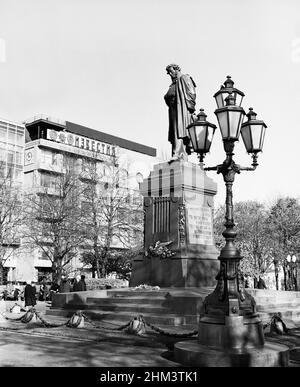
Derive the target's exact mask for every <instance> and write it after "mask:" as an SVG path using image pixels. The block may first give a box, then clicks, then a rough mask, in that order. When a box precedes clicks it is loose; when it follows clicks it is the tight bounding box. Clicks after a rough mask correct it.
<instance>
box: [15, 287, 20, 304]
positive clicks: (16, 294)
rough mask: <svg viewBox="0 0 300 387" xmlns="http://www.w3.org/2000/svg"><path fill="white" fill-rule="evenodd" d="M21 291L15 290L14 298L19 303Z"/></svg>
mask: <svg viewBox="0 0 300 387" xmlns="http://www.w3.org/2000/svg"><path fill="white" fill-rule="evenodd" d="M20 293H21V290H20V289H19V288H15V290H14V294H13V298H14V301H19V298H20Z"/></svg>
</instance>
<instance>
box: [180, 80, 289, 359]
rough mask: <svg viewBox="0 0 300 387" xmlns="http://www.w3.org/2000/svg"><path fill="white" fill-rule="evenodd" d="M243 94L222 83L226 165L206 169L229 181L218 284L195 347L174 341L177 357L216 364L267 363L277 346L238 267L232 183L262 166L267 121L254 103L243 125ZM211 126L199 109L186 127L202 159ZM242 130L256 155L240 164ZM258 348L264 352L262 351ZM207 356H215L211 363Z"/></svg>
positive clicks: (220, 105)
mask: <svg viewBox="0 0 300 387" xmlns="http://www.w3.org/2000/svg"><path fill="white" fill-rule="evenodd" d="M243 96H244V94H243V93H242V92H241V91H239V90H237V89H234V88H233V81H232V80H231V78H230V77H227V81H226V82H225V84H224V87H221V89H220V91H219V92H217V93H216V94H215V95H214V97H215V99H216V102H217V107H218V108H217V110H216V111H215V114H216V116H217V119H218V122H219V127H220V131H221V135H222V140H223V145H224V150H225V153H226V159H225V160H224V162H223V163H222V164H219V165H217V166H215V167H208V168H204V170H206V171H212V170H214V171H216V172H217V173H218V174H220V173H221V174H222V175H223V179H224V182H225V185H226V201H225V203H226V214H225V223H224V225H225V230H224V232H223V234H222V235H223V236H224V238H225V241H226V243H225V246H224V247H223V249H222V250H221V252H220V255H219V257H218V259H219V260H220V270H219V272H218V274H217V276H216V280H217V285H216V288H215V290H214V291H213V292H212V293H211V294H209V295H208V296H207V297H206V298H205V300H204V303H203V312H202V314H201V316H200V320H199V333H198V344H197V347H195V344H193V343H192V342H190V343H188V342H186V343H184V342H183V343H178V344H176V345H175V354H176V356H177V358H178V359H183V358H184V356H187V358H188V357H189V358H191V356H192V357H194V359H195V363H196V364H198V365H214V364H213V363H214V362H215V359H216V358H218V361H219V360H220V361H223V360H224V359H225V358H227V362H229V364H231V362H232V360H233V358H234V359H237V357H238V356H240V359H242V358H243V356H246V357H247V359H248V360H247V361H250V360H249V359H250V358H251V361H253V362H254V363H255V360H253V359H255V357H257V356H260V355H262V358H264V361H265V362H267V356H268V355H267V352H268V353H269V354H270V353H271V352H272V351H273V349H271V348H270V347H271V345H269V344H268V345H265V340H264V334H263V325H262V322H261V320H260V318H259V316H258V314H257V312H256V304H255V300H254V298H253V297H252V296H251V295H250V294H249V293H247V292H246V291H245V288H244V279H243V276H242V273H241V270H240V261H241V260H242V258H243V257H242V256H241V254H240V251H239V250H238V249H237V248H236V246H235V244H234V239H235V237H236V231H235V230H234V226H235V224H234V219H233V200H232V185H233V182H234V179H235V175H236V174H239V173H240V172H241V171H254V170H255V169H256V167H257V166H258V164H257V154H258V153H259V152H261V151H262V147H263V139H264V134H265V128H266V125H265V123H264V122H263V121H258V120H256V113H254V112H253V109H252V108H250V111H249V113H248V114H247V117H248V121H246V122H245V123H244V124H243V119H244V116H245V111H244V109H243V108H242V107H241V106H240V104H241V100H242V97H243ZM238 97H239V100H238ZM199 122H201V124H199ZM199 128H201V129H199ZM203 128H206V129H205V130H204V129H203ZM208 128H211V130H213V132H214V125H213V124H211V123H209V122H207V121H206V115H204V113H203V110H201V116H200V117H199V116H198V121H196V122H194V123H192V124H190V125H189V126H188V133H189V137H190V139H191V144H192V146H193V148H194V151H195V152H197V153H198V154H199V155H200V157H199V158H200V162H201V164H202V161H203V156H204V154H205V153H207V152H208V150H209V147H208V146H207V144H208V143H209V146H210V145H211V140H212V135H211V132H210V138H209V139H208V138H205V136H208V135H209V130H208ZM241 129H242V137H243V141H244V144H245V147H246V150H247V152H248V153H251V154H252V157H253V162H252V166H251V167H242V166H240V165H238V164H236V163H235V161H234V160H233V155H234V153H233V150H234V146H235V142H236V141H237V140H238V139H239V135H240V132H241ZM197 133H198V134H197ZM199 133H201V135H200V134H199ZM200 139H201V141H200ZM200 143H201V144H200ZM201 166H202V165H201ZM195 351H196V352H195ZM256 351H261V352H259V353H260V355H258V352H256ZM280 351H282V352H286V351H287V348H286V347H284V348H283V347H280V349H278V353H279V352H280ZM275 352H276V351H275ZM186 353H187V355H185V354H186ZM195 353H197V355H196V354H195ZM221 353H222V354H221ZM276 353H277V352H276ZM271 356H273V355H271ZM276 356H277V355H276ZM196 357H197V359H196ZM208 358H211V363H210V361H209V360H208ZM262 358H261V359H262ZM200 359H201V360H200ZM228 359H230V360H228ZM278 359H279V358H278ZM260 361H261V360H260ZM224 362H225V360H224ZM224 364H225V363H224ZM226 364H227V363H226ZM278 364H279V360H278Z"/></svg>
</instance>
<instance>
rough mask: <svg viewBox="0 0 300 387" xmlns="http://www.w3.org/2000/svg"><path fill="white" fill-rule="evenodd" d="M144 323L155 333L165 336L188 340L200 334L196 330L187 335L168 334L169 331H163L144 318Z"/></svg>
mask: <svg viewBox="0 0 300 387" xmlns="http://www.w3.org/2000/svg"><path fill="white" fill-rule="evenodd" d="M143 321H144V323H145V325H146V326H148V327H149V328H151V329H152V330H154V331H155V332H157V333H160V334H161V335H164V336H170V337H182V338H184V337H186V338H188V337H191V336H195V335H197V334H198V330H194V331H191V332H186V333H174V332H168V331H166V330H164V329H161V328H159V327H157V326H155V325H153V324H150V323H149V322H147V321H145V320H144V318H143Z"/></svg>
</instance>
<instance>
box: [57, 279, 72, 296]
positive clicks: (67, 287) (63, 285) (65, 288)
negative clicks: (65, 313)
mask: <svg viewBox="0 0 300 387" xmlns="http://www.w3.org/2000/svg"><path fill="white" fill-rule="evenodd" d="M58 291H59V293H69V292H70V291H71V284H70V281H69V280H68V279H67V278H66V277H62V278H61V281H60V285H59V290H58Z"/></svg>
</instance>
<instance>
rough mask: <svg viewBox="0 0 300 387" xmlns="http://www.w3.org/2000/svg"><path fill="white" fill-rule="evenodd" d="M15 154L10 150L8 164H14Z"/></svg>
mask: <svg viewBox="0 0 300 387" xmlns="http://www.w3.org/2000/svg"><path fill="white" fill-rule="evenodd" d="M14 153H15V152H13V151H11V150H9V151H8V152H7V163H8V164H13V163H14Z"/></svg>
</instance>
